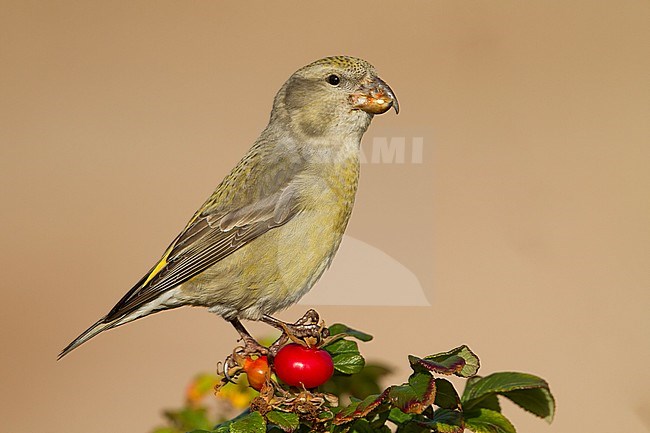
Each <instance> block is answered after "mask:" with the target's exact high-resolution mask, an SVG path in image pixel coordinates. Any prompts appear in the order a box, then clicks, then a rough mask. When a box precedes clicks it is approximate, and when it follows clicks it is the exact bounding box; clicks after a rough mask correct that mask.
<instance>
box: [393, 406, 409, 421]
mask: <svg viewBox="0 0 650 433" xmlns="http://www.w3.org/2000/svg"><path fill="white" fill-rule="evenodd" d="M388 419H389V420H390V421H391V422H392V423H394V424H404V423H405V422H407V421H410V420H412V419H413V415H410V414H408V413H404V412H402V411H401V410H399V409H398V408H396V407H394V408H392V409H391V410H390V413H389V414H388Z"/></svg>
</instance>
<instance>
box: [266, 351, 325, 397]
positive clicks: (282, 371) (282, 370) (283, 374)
mask: <svg viewBox="0 0 650 433" xmlns="http://www.w3.org/2000/svg"><path fill="white" fill-rule="evenodd" d="M273 367H274V369H275V372H276V374H277V375H278V377H279V378H280V379H282V381H283V382H284V383H286V384H287V385H291V386H300V385H301V384H302V385H304V387H305V388H315V387H317V386H320V385H322V384H324V383H325V382H327V380H328V379H329V378H330V377H332V374H333V373H334V362H332V357H331V356H330V354H329V353H327V352H326V351H325V350H322V349H317V348H314V347H304V346H301V345H300V344H295V343H291V344H287V345H286V346H284V347H283V348H282V349H280V350H279V351H278V354H277V355H275V359H274V360H273Z"/></svg>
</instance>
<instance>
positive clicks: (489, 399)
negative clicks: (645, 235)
mask: <svg viewBox="0 0 650 433" xmlns="http://www.w3.org/2000/svg"><path fill="white" fill-rule="evenodd" d="M480 379H482V377H481V376H472V377H470V378H469V379H467V382H465V390H464V391H463V396H464V395H465V393H467V390H468V389H469V388H471V387H473V386H474V384H475V383H476V382H478V381H479V380H480ZM461 402H462V398H461ZM471 407H472V408H476V409H478V408H484V409H490V410H493V411H495V412H501V405H500V404H499V398H498V395H497V394H488V395H486V396H485V397H482V398H480V399H478V400H476V401H473V402H472V406H471ZM465 409H469V407H465Z"/></svg>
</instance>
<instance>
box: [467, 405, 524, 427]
mask: <svg viewBox="0 0 650 433" xmlns="http://www.w3.org/2000/svg"><path fill="white" fill-rule="evenodd" d="M465 428H467V429H469V430H471V431H473V432H474V433H516V430H515V427H514V426H513V425H512V423H511V422H510V421H509V420H508V418H506V417H505V416H503V415H502V414H500V413H499V412H495V411H493V410H489V409H477V410H474V411H470V412H465Z"/></svg>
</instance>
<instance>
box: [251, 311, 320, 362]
mask: <svg viewBox="0 0 650 433" xmlns="http://www.w3.org/2000/svg"><path fill="white" fill-rule="evenodd" d="M261 320H262V322H264V323H266V324H268V325H271V326H273V327H274V328H277V329H279V330H281V331H282V335H281V336H280V338H278V339H277V340H276V341H275V343H273V344H272V345H271V347H270V348H269V351H270V352H271V354H273V355H275V353H277V351H278V350H279V349H280V348H281V347H282V346H283V345H284V344H285V343H286V342H287V341H288V340H292V341H294V342H297V343H300V344H305V343H306V344H307V345H308V346H313V345H316V344H318V343H320V341H321V340H323V339H324V338H326V337H327V336H328V335H329V331H328V329H327V328H326V327H325V324H324V323H323V322H321V321H320V316H319V315H318V313H317V312H316V311H315V310H309V311H307V312H306V313H305V315H304V316H302V317H301V318H300V319H298V320H297V321H296V322H295V323H287V322H283V321H281V320H278V319H276V318H275V317H271V316H268V315H264V316H262V319H261Z"/></svg>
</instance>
